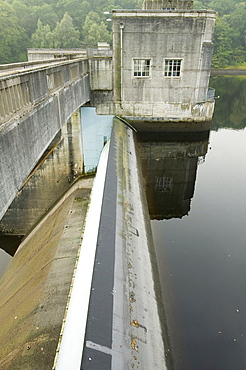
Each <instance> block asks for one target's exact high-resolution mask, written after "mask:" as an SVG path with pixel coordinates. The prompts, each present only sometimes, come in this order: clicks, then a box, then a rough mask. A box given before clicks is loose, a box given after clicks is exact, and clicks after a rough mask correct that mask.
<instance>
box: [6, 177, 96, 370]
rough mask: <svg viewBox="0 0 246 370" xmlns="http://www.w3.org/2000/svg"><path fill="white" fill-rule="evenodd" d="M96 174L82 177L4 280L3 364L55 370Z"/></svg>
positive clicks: (20, 252) (22, 250) (24, 246)
mask: <svg viewBox="0 0 246 370" xmlns="http://www.w3.org/2000/svg"><path fill="white" fill-rule="evenodd" d="M92 181H93V178H87V179H86V178H85V179H83V178H81V179H79V180H77V182H76V183H75V184H74V185H73V186H72V187H71V188H70V190H69V191H68V192H67V193H66V194H65V195H64V196H63V198H61V199H60V201H59V202H57V203H56V204H55V205H54V206H53V207H52V208H51V210H50V211H49V212H48V213H47V215H46V216H45V217H44V218H43V219H42V220H41V222H40V223H39V224H38V225H37V226H36V228H35V229H33V231H32V232H31V233H30V234H29V235H28V236H27V237H26V238H25V240H24V241H23V242H22V243H21V245H20V247H19V249H18V251H17V253H16V255H15V256H14V258H13V260H12V261H11V263H10V265H9V266H8V269H7V271H6V273H5V274H4V276H3V277H2V279H1V280H0V321H1V326H0V368H1V369H3V370H22V369H23V370H47V369H52V366H53V362H54V358H55V354H56V348H57V344H58V341H59V338H60V331H61V327H62V322H63V318H64V315H65V313H66V305H67V300H68V294H69V291H70V288H71V287H70V286H71V284H72V279H73V271H74V267H75V264H76V260H77V254H78V250H79V248H80V245H81V240H82V237H83V227H84V221H85V217H86V211H87V205H88V201H89V196H90V191H91V186H92Z"/></svg>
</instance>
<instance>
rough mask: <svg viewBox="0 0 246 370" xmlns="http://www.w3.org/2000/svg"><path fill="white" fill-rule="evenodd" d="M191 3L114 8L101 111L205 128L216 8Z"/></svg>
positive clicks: (158, 1) (157, 125) (156, 124)
mask: <svg viewBox="0 0 246 370" xmlns="http://www.w3.org/2000/svg"><path fill="white" fill-rule="evenodd" d="M192 8H193V1H190V0H170V1H166V0H152V1H151V0H145V1H144V3H143V9H142V10H113V17H112V19H113V78H112V90H111V91H110V88H108V91H107V92H104V93H103V94H102V93H100V94H101V98H100V99H97V101H96V106H97V108H98V109H97V110H98V113H99V114H100V113H101V114H116V115H118V116H122V117H125V118H126V119H127V120H128V121H131V123H132V124H134V125H135V126H136V127H137V128H138V129H141V128H142V127H143V128H144V129H146V127H147V128H150V129H151V130H153V129H156V130H159V129H162V128H163V127H164V128H165V127H169V126H175V128H177V127H180V128H181V129H184V130H188V129H189V128H191V129H192V130H193V129H195V130H196V129H197V130H200V129H201V130H206V129H208V127H209V125H210V123H209V122H211V119H212V116H213V110H214V100H213V95H212V94H211V92H212V91H211V90H209V88H208V84H209V78H210V68H211V60H212V52H213V44H212V34H213V30H214V24H215V12H214V11H207V10H194V9H192ZM106 73H108V68H106V67H105V76H106ZM107 80H108V81H110V79H107ZM98 90H99V88H98ZM98 92H99V91H98ZM100 94H98V97H99V95H100ZM188 122H189V124H187V123H188ZM174 123H175V125H174Z"/></svg>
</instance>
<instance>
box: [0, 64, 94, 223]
mask: <svg viewBox="0 0 246 370" xmlns="http://www.w3.org/2000/svg"><path fill="white" fill-rule="evenodd" d="M0 92H1V104H2V105H1V106H0V158H1V159H0V160H1V166H0V218H1V217H2V216H3V215H4V213H5V212H6V210H7V208H8V207H9V205H10V204H11V202H12V200H13V199H14V197H15V195H16V194H17V192H18V190H19V189H20V188H21V186H22V184H23V183H24V181H25V180H26V178H27V177H28V175H29V174H30V172H31V171H32V170H33V168H34V166H35V165H36V164H37V162H38V161H39V159H40V157H41V156H42V155H43V153H44V152H45V150H46V148H47V146H48V145H49V143H50V142H51V141H52V140H53V139H54V137H55V136H56V134H57V133H58V132H59V130H60V129H61V127H62V126H63V125H64V123H65V122H67V120H68V119H69V117H70V116H71V115H72V114H73V113H74V112H75V111H76V110H77V109H78V108H79V107H80V106H82V105H83V104H84V103H86V102H87V101H89V99H90V86H89V76H88V61H87V60H76V61H73V62H63V63H62V64H60V65H59V64H58V65H57V66H51V67H45V68H40V69H37V70H36V71H31V72H30V71H29V72H22V73H21V72H20V73H17V74H15V75H12V76H8V77H6V76H5V77H2V78H0ZM10 169H11V171H10Z"/></svg>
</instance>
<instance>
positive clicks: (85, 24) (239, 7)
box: [0, 0, 246, 67]
mask: <svg viewBox="0 0 246 370" xmlns="http://www.w3.org/2000/svg"><path fill="white" fill-rule="evenodd" d="M142 2H143V0H0V4H1V5H0V60H1V61H2V63H3V62H9V63H10V62H13V61H21V60H23V55H24V54H25V50H26V48H28V47H34V46H35V47H68V48H70V47H81V46H82V45H83V47H87V46H93V47H95V46H96V45H97V42H98V41H106V42H109V43H111V22H110V21H107V19H110V18H111V16H110V12H111V10H112V9H134V8H139V9H140V8H141V6H142ZM194 8H195V9H214V10H215V11H217V17H218V19H217V23H216V26H215V33H214V46H215V47H214V58H213V66H214V67H224V66H227V65H236V64H243V63H245V62H246V2H245V0H195V1H194ZM6 9H8V12H9V13H8V14H9V15H8V18H7V19H8V21H7V22H6V17H5V16H4V13H5V12H6ZM106 11H107V12H109V14H104V13H105V12H106ZM40 22H41V23H40Z"/></svg>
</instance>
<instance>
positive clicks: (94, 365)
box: [81, 120, 171, 370]
mask: <svg viewBox="0 0 246 370" xmlns="http://www.w3.org/2000/svg"><path fill="white" fill-rule="evenodd" d="M136 149H137V148H136V143H135V138H134V133H133V131H132V130H131V129H130V128H128V127H127V126H125V125H124V124H123V123H122V122H121V121H118V120H115V125H114V129H113V134H112V138H111V145H110V152H109V162H108V167H107V182H106V184H105V190H104V201H103V206H102V218H101V222H100V228H99V236H98V246H97V253H96V260H95V269H94V276H93V281H92V287H93V289H92V291H91V299H90V308H89V316H88V321H87V330H86V338H85V339H86V342H85V343H86V346H85V348H84V353H83V360H82V365H81V369H86V370H90V369H91V370H96V369H98V370H99V369H100V370H108V369H131V368H136V369H142V370H149V369H160V370H164V369H166V368H167V363H169V362H171V350H170V347H169V344H168V333H167V327H166V322H165V315H164V310H163V305H162V297H161V294H160V290H159V289H158V270H157V265H156V259H155V252H154V245H153V240H152V234H151V228H150V222H149V215H148V209H147V204H146V198H145V193H144V190H143V187H142V175H141V167H140V166H139V162H138V158H139V155H138V153H137V150H136ZM164 342H165V345H164Z"/></svg>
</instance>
